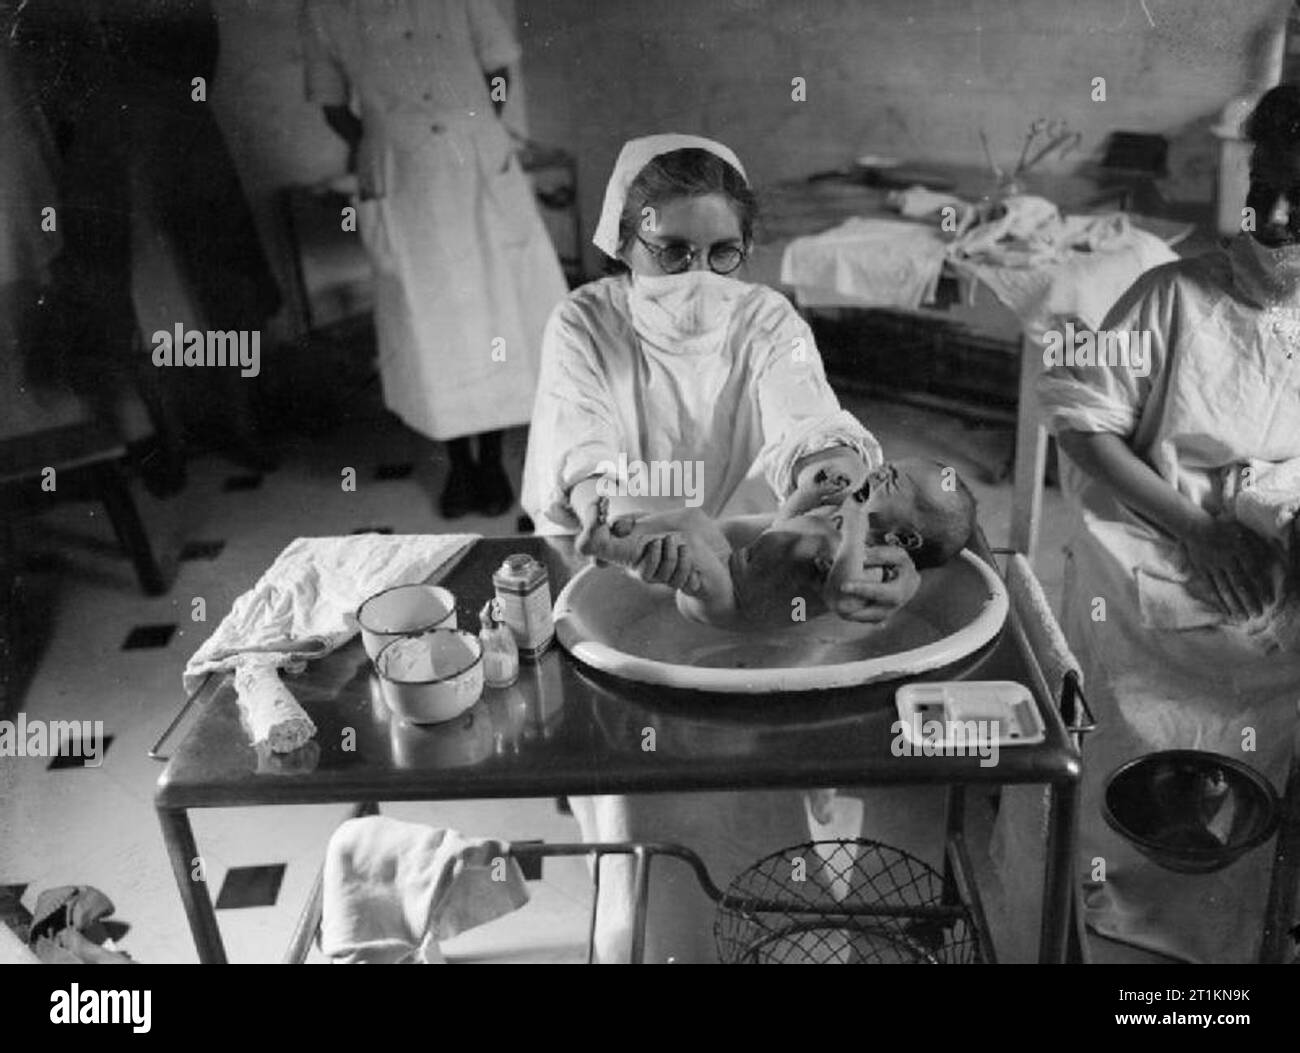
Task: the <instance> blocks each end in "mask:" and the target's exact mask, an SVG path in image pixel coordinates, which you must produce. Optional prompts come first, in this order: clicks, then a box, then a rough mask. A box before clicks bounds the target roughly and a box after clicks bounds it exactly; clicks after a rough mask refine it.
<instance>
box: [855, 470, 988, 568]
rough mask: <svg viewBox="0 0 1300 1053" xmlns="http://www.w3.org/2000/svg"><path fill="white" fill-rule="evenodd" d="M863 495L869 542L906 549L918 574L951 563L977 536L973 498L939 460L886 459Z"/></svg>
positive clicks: (957, 477) (872, 476) (956, 476)
mask: <svg viewBox="0 0 1300 1053" xmlns="http://www.w3.org/2000/svg"><path fill="white" fill-rule="evenodd" d="M863 491H866V500H867V516H868V520H867V521H868V523H869V525H870V527H869V529H870V534H869V537H868V540H869V541H870V543H872V544H876V545H882V544H892V545H899V546H901V547H902V548H905V549H907V550H908V552H909V553H910V554H911V557H912V563H913V564H914V565H915V566H916V569H917V570H925V569H926V568H927V567H939V566H942V565H943V564H945V563H947V562H948V560H950V559H952V557H953V556H955V555H956V554H957V553H958V552H960V551H961V550H962V549H963V548H965V547H966V545H967V544H968V543H969V541H970V539H971V536H972V535H973V534H974V533H975V496H974V495H973V494H972V493H971V492H970V489H969V488H968V487H967V486H966V484H965V483H964V482H962V480H961V477H960V476H958V475H957V473H956V471H954V470H953V469H952V468H950V467H948V466H947V465H943V464H940V463H939V462H938V461H929V460H925V459H924V458H921V457H904V458H902V459H901V460H897V461H886V462H885V463H884V464H882V465H881V466H880V467H879V468H876V469H875V470H873V471H872V472H870V473H869V474H868V475H867V482H866V485H865V486H864V487H863V490H862V491H859V492H858V493H859V494H861V493H862V492H863ZM851 499H852V498H850V500H851Z"/></svg>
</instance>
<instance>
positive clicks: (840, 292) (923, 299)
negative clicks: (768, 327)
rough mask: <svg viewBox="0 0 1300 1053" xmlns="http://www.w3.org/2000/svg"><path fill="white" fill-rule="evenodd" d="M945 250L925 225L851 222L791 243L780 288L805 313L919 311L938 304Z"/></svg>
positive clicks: (933, 229) (942, 240)
mask: <svg viewBox="0 0 1300 1053" xmlns="http://www.w3.org/2000/svg"><path fill="white" fill-rule="evenodd" d="M946 246H947V241H946V240H945V238H944V235H943V234H942V233H941V232H940V231H939V229H938V228H936V227H930V226H927V225H926V224H923V223H914V222H909V221H906V220H894V219H863V218H853V219H850V220H846V221H845V222H844V223H841V224H840V225H839V226H838V227H833V228H832V229H830V230H828V231H825V232H824V233H821V234H814V235H810V236H808V237H802V238H795V239H794V240H793V241H791V242H790V243H789V244H788V245H787V246H786V247H785V252H784V253H783V254H782V256H781V282H782V284H783V285H789V286H792V287H793V288H794V290H795V296H796V298H797V300H798V301H799V304H800V305H801V306H804V307H899V308H916V307H919V306H920V305H921V304H923V303H930V302H932V301H933V300H934V294H935V290H936V288H937V286H938V284H939V276H940V274H941V272H942V270H943V261H944V254H945V251H946Z"/></svg>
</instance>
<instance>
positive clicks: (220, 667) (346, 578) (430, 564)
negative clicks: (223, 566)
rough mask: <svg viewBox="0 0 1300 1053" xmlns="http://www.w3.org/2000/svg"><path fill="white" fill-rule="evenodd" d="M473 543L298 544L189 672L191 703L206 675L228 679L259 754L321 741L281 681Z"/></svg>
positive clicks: (344, 540)
mask: <svg viewBox="0 0 1300 1053" xmlns="http://www.w3.org/2000/svg"><path fill="white" fill-rule="evenodd" d="M478 536H479V535H477V534H441V535H439V534H429V535H425V534H398V535H386V534H354V535H350V536H348V537H300V538H298V539H297V540H296V541H294V542H293V543H292V544H290V545H289V546H288V547H287V548H286V549H285V550H284V551H283V552H281V553H280V555H279V556H277V557H276V559H275V562H274V563H272V564H271V566H270V568H269V569H268V570H267V571H266V573H265V574H263V575H262V576H261V578H259V579H258V581H257V584H256V585H254V586H253V587H252V588H251V589H249V590H248V591H247V592H245V593H244V594H243V595H242V596H240V597H239V598H238V599H237V600H235V603H234V606H233V607H232V608H231V610H230V613H229V614H227V615H226V616H225V618H223V619H222V621H221V624H220V625H218V626H217V628H216V631H215V632H213V634H212V635H211V636H209V637H208V638H207V640H205V641H204V642H203V644H202V646H201V647H199V649H198V650H197V651H196V652H195V653H194V655H193V657H191V658H190V660H189V662H188V663H187V664H186V666H185V674H184V682H185V691H186V693H187V694H190V693H193V692H194V691H195V690H196V689H197V688H198V686H199V684H201V683H202V682H203V678H204V677H205V676H207V675H208V674H209V673H222V672H232V673H234V674H235V689H236V692H237V693H238V696H239V703H240V709H241V711H242V713H243V716H244V721H245V723H246V724H247V726H248V729H249V734H250V736H251V737H252V740H253V743H254V745H256V744H258V743H260V742H267V743H269V744H270V746H271V749H272V750H273V751H275V752H277V753H287V752H290V751H292V750H294V749H297V748H298V747H300V746H302V745H303V744H304V743H306V742H307V741H308V739H310V738H311V737H312V735H314V734H315V732H316V728H315V725H314V724H313V723H312V721H311V717H310V716H308V714H307V712H306V711H305V710H304V709H303V708H302V707H301V706H300V705H299V704H298V702H297V700H295V699H294V697H293V695H292V693H291V692H290V691H289V689H288V688H287V687H286V686H285V685H284V683H283V681H281V680H280V677H279V671H280V670H281V669H285V670H288V671H290V672H301V671H302V668H303V667H304V666H305V665H306V663H307V661H308V660H309V659H312V658H320V657H321V656H323V655H326V654H329V653H330V652H331V651H333V650H335V649H337V648H338V647H340V646H342V645H343V644H345V643H346V642H347V641H348V640H350V639H351V638H352V636H353V635H354V634H355V633H356V632H357V630H358V626H357V620H356V611H357V608H358V607H359V606H360V605H361V603H362V601H363V600H365V599H366V598H367V597H369V596H372V595H374V594H375V593H376V592H379V591H381V590H382V589H386V588H390V587H391V586H393V585H407V584H416V583H418V582H421V581H424V580H425V579H427V578H428V577H429V576H430V575H431V574H433V572H434V571H436V570H437V569H438V568H439V567H440V566H442V565H443V564H444V563H446V562H447V560H449V559H450V558H451V557H452V556H454V555H455V554H456V553H457V552H459V551H460V550H461V549H462V548H464V547H465V546H466V545H468V544H470V543H472V542H473V541H475V540H477V538H478Z"/></svg>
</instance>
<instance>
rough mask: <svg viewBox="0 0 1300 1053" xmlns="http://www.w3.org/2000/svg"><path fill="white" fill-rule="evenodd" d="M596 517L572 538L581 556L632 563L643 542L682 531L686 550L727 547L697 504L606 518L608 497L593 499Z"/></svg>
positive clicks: (627, 565)
mask: <svg viewBox="0 0 1300 1053" xmlns="http://www.w3.org/2000/svg"><path fill="white" fill-rule="evenodd" d="M596 508H597V512H596V518H595V519H594V520H593V521H592V523H591V525H590V526H589V527H588V528H587V529H585V530H583V531H582V533H580V534H579V535H578V537H577V539H576V540H575V542H574V548H575V550H576V551H577V553H578V554H579V555H580V556H594V557H595V558H596V559H601V560H605V561H606V562H609V563H617V564H619V565H620V566H624V567H631V566H634V565H635V564H637V563H638V562H640V560H641V557H642V556H643V555H644V554H645V549H646V546H647V545H649V544H650V542H652V541H657V540H659V539H661V538H665V537H667V536H668V535H670V534H681V535H682V539H681V540H682V541H684V542H685V543H686V545H687V548H688V551H693V550H695V549H697V548H714V549H716V548H718V547H719V546H720V547H721V548H723V549H725V550H726V551H728V552H729V551H730V546H729V545H728V544H727V540H726V538H725V537H723V536H722V532H721V531H720V530H719V529H718V527H717V524H716V523H714V522H713V520H711V519H710V518H709V517H708V516H706V515H705V514H704V513H703V512H701V511H700V510H699V509H698V508H675V509H672V510H671V511H668V512H655V513H651V514H648V515H638V514H634V515H625V516H619V517H618V518H617V519H614V520H611V519H610V518H609V498H607V497H602V498H600V499H599V500H598V501H597V502H596Z"/></svg>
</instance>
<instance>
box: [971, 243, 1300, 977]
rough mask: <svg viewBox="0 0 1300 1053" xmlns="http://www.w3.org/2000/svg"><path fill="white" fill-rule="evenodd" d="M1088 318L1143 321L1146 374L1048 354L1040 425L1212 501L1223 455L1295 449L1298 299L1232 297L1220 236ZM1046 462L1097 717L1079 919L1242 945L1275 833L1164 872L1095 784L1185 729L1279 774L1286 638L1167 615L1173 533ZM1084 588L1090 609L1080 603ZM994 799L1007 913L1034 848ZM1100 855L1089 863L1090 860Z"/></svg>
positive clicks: (1181, 740)
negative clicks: (1112, 824)
mask: <svg viewBox="0 0 1300 1053" xmlns="http://www.w3.org/2000/svg"><path fill="white" fill-rule="evenodd" d="M1103 328H1105V329H1110V330H1124V331H1133V330H1137V331H1149V332H1150V333H1151V334H1152V341H1151V348H1152V353H1153V357H1154V361H1153V364H1152V369H1151V373H1150V376H1149V378H1146V379H1141V378H1138V377H1135V376H1134V375H1132V374H1130V373H1129V372H1127V371H1125V370H1123V369H1119V368H1117V369H1108V368H1103V367H1099V366H1076V367H1075V368H1073V369H1072V368H1069V367H1066V366H1057V367H1053V368H1051V369H1049V370H1047V371H1046V372H1045V373H1044V375H1043V377H1042V378H1041V380H1040V383H1039V396H1040V400H1041V404H1042V407H1043V413H1044V416H1045V418H1046V421H1047V423H1048V425H1049V427H1051V428H1052V429H1053V430H1054V431H1059V430H1062V429H1077V430H1081V431H1093V432H1097V431H1100V432H1110V433H1114V434H1117V435H1122V436H1125V437H1126V438H1127V439H1128V442H1129V444H1130V446H1131V447H1132V448H1133V450H1134V451H1135V452H1136V453H1137V454H1138V456H1140V457H1141V458H1142V459H1143V460H1145V461H1146V462H1147V463H1148V464H1150V465H1151V466H1152V468H1154V469H1155V470H1156V472H1158V473H1159V474H1160V476H1161V477H1162V478H1164V479H1165V480H1166V481H1167V482H1168V483H1169V484H1170V485H1171V486H1173V487H1174V488H1175V489H1177V490H1178V491H1179V492H1180V493H1182V494H1184V495H1185V496H1186V497H1188V498H1190V499H1191V500H1192V501H1193V502H1195V503H1196V504H1197V505H1199V506H1200V507H1202V508H1204V509H1206V510H1207V511H1210V512H1215V513H1217V512H1218V511H1219V510H1220V509H1221V508H1222V507H1223V504H1224V498H1225V494H1224V487H1225V479H1226V478H1227V477H1228V475H1229V473H1231V472H1232V471H1233V469H1234V467H1236V466H1239V465H1241V464H1242V463H1244V462H1245V461H1247V460H1250V459H1258V460H1263V461H1269V462H1280V461H1285V460H1290V459H1291V458H1294V457H1296V456H1298V455H1300V309H1298V308H1294V307H1280V308H1274V309H1272V310H1268V309H1263V308H1260V307H1258V306H1256V305H1255V304H1254V303H1253V302H1250V301H1249V300H1247V299H1246V297H1245V295H1244V294H1243V292H1242V291H1241V285H1240V282H1239V280H1238V279H1237V277H1236V276H1235V272H1234V270H1233V266H1232V262H1231V257H1230V256H1229V254H1227V253H1213V254H1210V255H1207V256H1203V257H1200V258H1198V259H1193V260H1184V261H1180V262H1177V263H1173V264H1169V265H1168V266H1164V267H1160V268H1157V269H1156V270H1154V271H1151V272H1148V273H1147V274H1146V275H1144V276H1143V277H1142V278H1141V279H1139V281H1138V282H1137V283H1136V284H1135V285H1134V287H1133V288H1132V289H1130V290H1129V292H1128V293H1126V294H1125V295H1124V296H1123V297H1122V298H1121V299H1120V301H1119V302H1118V303H1117V304H1116V305H1115V307H1114V308H1113V309H1112V311H1111V313H1110V315H1109V316H1108V318H1107V319H1106V321H1105V323H1104V326H1103ZM1061 464H1062V468H1061V473H1062V487H1063V489H1064V490H1065V492H1066V495H1067V497H1068V498H1069V500H1070V502H1071V504H1072V505H1073V506H1074V509H1075V511H1076V513H1077V519H1076V526H1075V530H1074V533H1073V536H1072V538H1071V539H1070V541H1069V543H1068V546H1067V550H1066V554H1067V563H1066V578H1065V592H1064V599H1063V611H1062V619H1061V621H1062V627H1063V628H1064V630H1065V634H1066V637H1067V639H1068V640H1069V643H1070V646H1071V648H1072V649H1073V650H1074V652H1075V654H1076V656H1077V657H1078V659H1079V661H1080V664H1081V666H1082V672H1083V676H1084V683H1085V689H1086V694H1087V697H1088V700H1089V703H1090V705H1091V706H1092V708H1093V711H1094V713H1095V715H1096V718H1097V722H1098V730H1097V732H1096V733H1095V734H1093V735H1091V736H1089V737H1088V738H1086V739H1085V742H1084V753H1083V761H1084V782H1083V795H1082V809H1083V810H1082V813H1081V819H1080V852H1079V867H1080V873H1081V880H1083V881H1084V883H1085V912H1086V916H1087V920H1088V923H1089V925H1090V926H1091V927H1093V928H1094V929H1096V930H1097V931H1098V932H1100V933H1101V934H1103V935H1107V936H1111V937H1113V938H1116V939H1119V940H1122V941H1125V942H1129V943H1132V944H1135V945H1137V946H1141V947H1144V948H1146V949H1149V950H1154V951H1157V952H1160V953H1164V954H1167V955H1170V956H1173V957H1176V958H1180V959H1183V960H1188V961H1196V962H1245V961H1252V960H1254V959H1255V957H1256V955H1257V953H1258V944H1259V938H1260V932H1261V926H1262V918H1263V906H1264V900H1265V896H1266V893H1267V889H1268V881H1269V876H1270V873H1271V867H1272V861H1273V842H1272V841H1270V842H1268V843H1267V844H1266V845H1265V846H1263V847H1261V848H1258V849H1256V850H1255V851H1253V852H1251V853H1249V854H1247V855H1246V856H1245V857H1243V858H1242V859H1240V860H1238V861H1237V862H1236V863H1234V864H1233V865H1232V866H1230V867H1228V868H1226V869H1224V870H1221V871H1219V872H1218V873H1216V874H1209V875H1199V876H1191V875H1182V874H1176V873H1173V872H1170V871H1167V870H1164V869H1161V868H1159V867H1157V866H1156V865H1155V864H1154V863H1152V862H1150V861H1149V860H1147V859H1146V858H1145V857H1143V856H1142V855H1140V854H1139V853H1138V852H1137V850H1136V849H1134V848H1133V847H1131V846H1130V845H1129V844H1128V843H1127V842H1125V841H1124V840H1122V839H1121V838H1120V837H1118V836H1117V835H1115V834H1114V833H1113V832H1112V831H1111V830H1110V828H1109V827H1108V826H1107V825H1106V823H1105V820H1104V819H1103V817H1102V813H1101V799H1102V791H1103V789H1104V784H1105V781H1106V779H1107V777H1108V776H1109V775H1110V774H1111V773H1112V772H1113V771H1114V770H1115V769H1116V768H1117V767H1119V765H1120V764H1122V763H1124V762H1125V761H1127V760H1129V759H1131V758H1134V757H1137V756H1140V755H1143V754H1146V753H1150V752H1153V751H1156V750H1161V749H1172V748H1195V749H1204V750H1212V751H1216V752H1220V753H1224V754H1227V755H1229V756H1232V757H1235V758H1236V759H1238V760H1241V761H1243V762H1245V763H1246V764H1248V765H1250V766H1252V767H1254V768H1256V769H1257V770H1259V771H1261V772H1264V773H1265V774H1266V775H1267V776H1268V777H1269V778H1270V779H1271V780H1272V782H1273V785H1274V787H1275V788H1276V789H1277V790H1278V791H1279V793H1280V792H1281V790H1282V787H1283V781H1284V779H1285V775H1286V770H1287V761H1288V759H1289V756H1290V746H1291V737H1292V729H1293V727H1294V720H1295V719H1296V718H1295V712H1296V708H1295V707H1296V701H1297V699H1298V698H1300V654H1297V653H1295V652H1280V653H1279V652H1274V653H1271V654H1266V653H1264V652H1263V651H1262V650H1261V649H1260V646H1259V645H1258V644H1256V643H1254V642H1252V640H1251V639H1250V638H1249V637H1248V635H1247V634H1246V633H1245V632H1244V631H1242V630H1241V629H1239V628H1238V627H1236V626H1233V625H1225V626H1221V627H1217V628H1192V629H1180V628H1176V627H1175V626H1177V625H1179V624H1182V623H1185V622H1186V621H1187V619H1185V618H1183V617H1182V616H1181V614H1180V610H1179V606H1180V605H1179V604H1178V603H1174V604H1171V603H1170V602H1169V599H1168V595H1169V594H1168V588H1169V586H1168V579H1170V578H1177V577H1180V576H1182V575H1184V574H1185V573H1186V570H1187V568H1186V565H1185V562H1184V558H1183V557H1182V555H1181V554H1180V552H1179V549H1178V547H1177V546H1176V545H1175V544H1173V543H1172V542H1171V541H1170V540H1169V539H1168V538H1167V537H1165V536H1163V535H1162V534H1161V533H1160V532H1158V531H1157V530H1155V529H1153V528H1152V527H1151V526H1149V525H1147V524H1146V523H1145V522H1143V521H1142V520H1140V519H1138V518H1137V517H1136V516H1134V515H1133V514H1132V513H1131V512H1130V511H1128V510H1127V509H1126V508H1124V507H1123V506H1122V505H1120V503H1119V502H1118V501H1117V500H1116V499H1115V497H1114V495H1113V494H1112V493H1111V492H1110V491H1109V490H1108V489H1107V488H1106V487H1105V486H1104V485H1103V484H1101V483H1099V482H1097V481H1095V480H1093V479H1092V478H1090V477H1088V476H1086V475H1085V474H1084V473H1083V472H1081V471H1080V470H1079V469H1078V468H1077V467H1076V466H1074V465H1073V464H1071V463H1070V462H1069V460H1068V458H1065V457H1062V459H1061ZM1162 579H1164V580H1163V581H1162ZM1157 586H1159V591H1158V592H1157V591H1156V589H1157ZM1098 598H1101V599H1104V601H1105V610H1104V613H1105V617H1104V620H1094V612H1095V611H1096V610H1097V609H1098V608H1096V607H1095V600H1096V599H1098ZM1247 728H1252V729H1254V738H1255V743H1256V749H1255V751H1254V752H1247V751H1245V750H1243V741H1244V739H1243V731H1244V730H1245V729H1247ZM1007 801H1008V798H1004V810H1003V814H1002V815H1001V816H1000V819H1001V820H1002V822H1001V829H1000V830H999V838H997V839H995V853H994V854H995V858H997V857H1000V864H1001V871H1002V877H1003V883H1004V885H1005V886H1006V888H1007V889H1008V890H1011V893H1012V894H1011V896H1010V898H1011V900H1012V902H1019V903H1020V904H1021V908H1020V909H1021V911H1022V917H1023V912H1024V907H1025V906H1026V905H1028V904H1030V903H1039V902H1040V900H1039V892H1040V891H1041V886H1040V884H1039V882H1040V880H1041V858H1040V857H1037V856H1035V852H1034V840H1035V835H1036V830H1035V827H1034V823H1033V820H1032V818H1029V817H1027V816H1026V814H1025V812H1024V810H1023V809H1019V808H1011V809H1008V808H1006V807H1005V805H1006V803H1007ZM1023 801H1024V798H1023V796H1022V797H1021V799H1020V803H1023ZM1098 860H1100V861H1102V862H1103V863H1104V875H1105V881H1104V882H1098V881H1095V880H1093V877H1094V868H1095V865H1096V862H1097V861H1098ZM1016 889H1019V892H1018V893H1017V892H1015V890H1016Z"/></svg>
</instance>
